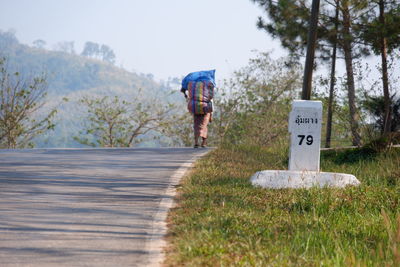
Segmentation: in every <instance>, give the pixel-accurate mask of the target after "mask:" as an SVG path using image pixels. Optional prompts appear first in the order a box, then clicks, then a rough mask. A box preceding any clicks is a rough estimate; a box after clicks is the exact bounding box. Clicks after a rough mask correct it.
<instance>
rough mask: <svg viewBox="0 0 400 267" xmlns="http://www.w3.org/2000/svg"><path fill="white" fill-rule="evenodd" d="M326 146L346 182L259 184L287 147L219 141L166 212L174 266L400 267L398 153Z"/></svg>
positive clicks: (282, 165)
mask: <svg viewBox="0 0 400 267" xmlns="http://www.w3.org/2000/svg"><path fill="white" fill-rule="evenodd" d="M370 152H371V151H360V150H352V151H341V152H337V151H324V152H323V153H322V155H321V169H322V170H323V171H333V172H343V173H350V174H354V175H355V176H356V177H357V178H358V179H359V180H360V181H361V183H362V185H361V186H359V187H347V188H345V189H329V188H323V189H319V188H312V189H310V190H305V189H297V190H295V189H281V190H270V189H261V188H254V187H252V186H251V184H250V183H249V178H250V176H251V175H252V174H254V173H255V172H256V171H258V170H266V169H286V161H287V156H286V153H282V152H279V153H277V152H274V151H271V150H269V149H264V148H256V147H245V146H242V147H222V148H218V149H216V150H214V151H213V152H211V153H210V154H209V155H208V156H206V157H205V158H203V159H202V160H200V161H199V162H198V163H197V164H196V166H195V169H194V170H193V172H192V173H191V175H190V176H188V177H187V178H186V179H185V181H184V182H183V185H182V187H181V188H180V189H179V196H178V203H179V204H178V207H177V208H175V209H173V210H172V211H171V212H170V215H169V222H170V233H169V242H170V247H169V248H168V253H167V261H166V264H167V265H168V266H199V265H201V266H204V265H205V266H231V265H235V266H237V265H238V266H241V265H242V266H266V265H267V266H357V265H359V266H385V265H387V266H400V251H399V249H400V215H399V214H400V150H399V149H397V150H392V151H390V152H388V153H385V154H375V153H372V152H371V153H370Z"/></svg>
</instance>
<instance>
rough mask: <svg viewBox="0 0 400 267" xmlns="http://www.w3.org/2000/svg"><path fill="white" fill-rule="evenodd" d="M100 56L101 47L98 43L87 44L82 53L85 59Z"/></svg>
mask: <svg viewBox="0 0 400 267" xmlns="http://www.w3.org/2000/svg"><path fill="white" fill-rule="evenodd" d="M99 54H100V46H99V44H97V43H93V42H86V43H85V47H84V48H83V51H82V53H81V55H82V56H85V57H96V56H98V55H99Z"/></svg>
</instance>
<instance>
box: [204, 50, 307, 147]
mask: <svg viewBox="0 0 400 267" xmlns="http://www.w3.org/2000/svg"><path fill="white" fill-rule="evenodd" d="M222 87H223V88H219V89H218V93H219V95H217V96H216V97H215V100H214V101H215V107H216V112H215V116H214V121H213V122H212V124H211V125H210V130H211V134H210V135H212V136H215V139H217V138H218V137H219V139H220V141H222V142H227V143H236V144H238V143H248V144H254V145H261V146H266V145H272V144H277V143H282V142H286V140H287V126H288V125H287V114H288V112H289V109H290V101H291V100H293V99H294V98H295V97H298V96H299V93H300V90H301V66H300V65H299V64H297V63H295V62H291V61H290V60H289V59H288V58H280V59H277V60H273V59H271V57H270V54H269V53H259V54H257V56H256V57H255V58H252V59H250V61H249V64H248V65H247V66H245V67H243V68H241V69H240V70H238V71H236V72H235V73H234V76H233V78H232V79H231V80H229V81H226V83H225V84H223V85H222Z"/></svg>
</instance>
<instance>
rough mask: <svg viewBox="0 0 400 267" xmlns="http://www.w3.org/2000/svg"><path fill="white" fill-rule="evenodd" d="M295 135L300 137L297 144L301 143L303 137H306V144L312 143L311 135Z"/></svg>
mask: <svg viewBox="0 0 400 267" xmlns="http://www.w3.org/2000/svg"><path fill="white" fill-rule="evenodd" d="M297 137H298V138H300V142H299V146H301V145H302V144H303V141H304V139H306V144H307V145H309V146H311V145H312V143H313V142H314V139H313V137H312V135H307V137H306V136H305V135H302V134H300V135H298V136H297Z"/></svg>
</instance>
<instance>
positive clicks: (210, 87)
mask: <svg viewBox="0 0 400 267" xmlns="http://www.w3.org/2000/svg"><path fill="white" fill-rule="evenodd" d="M214 87H215V70H209V71H198V72H192V73H190V74H188V75H187V76H186V77H185V78H184V79H183V81H182V89H181V91H186V90H188V91H189V101H188V110H189V112H191V113H193V114H197V115H200V114H206V113H210V112H213V106H212V101H211V99H212V98H213V96H214Z"/></svg>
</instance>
